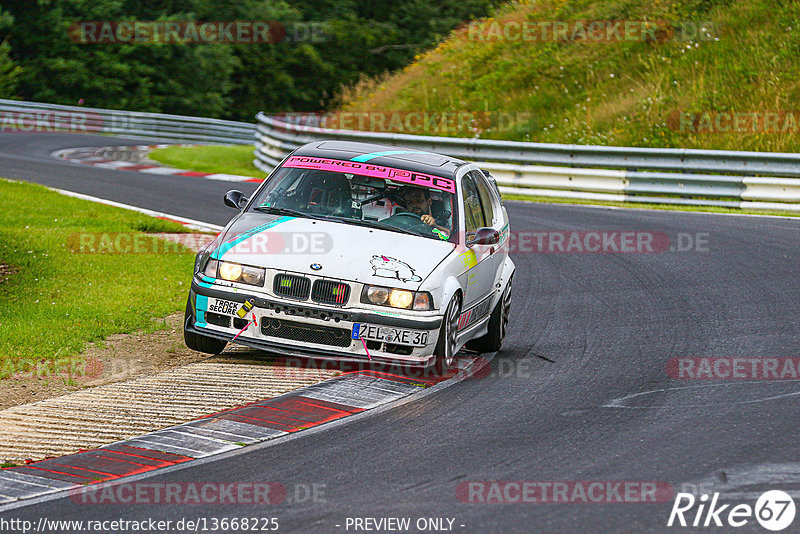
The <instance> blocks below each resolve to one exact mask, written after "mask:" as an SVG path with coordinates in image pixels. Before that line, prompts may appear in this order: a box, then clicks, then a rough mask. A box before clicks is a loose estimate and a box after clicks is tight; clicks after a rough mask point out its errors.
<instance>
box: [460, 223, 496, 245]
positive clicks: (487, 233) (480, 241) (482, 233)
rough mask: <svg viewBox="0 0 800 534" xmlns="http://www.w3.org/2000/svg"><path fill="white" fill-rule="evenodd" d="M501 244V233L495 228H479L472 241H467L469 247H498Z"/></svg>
mask: <svg viewBox="0 0 800 534" xmlns="http://www.w3.org/2000/svg"><path fill="white" fill-rule="evenodd" d="M499 242H500V232H498V231H497V230H495V229H494V228H487V227H485V226H484V227H483V228H478V230H477V231H476V232H475V235H473V236H472V239H467V246H468V247H471V246H472V245H496V244H498V243H499Z"/></svg>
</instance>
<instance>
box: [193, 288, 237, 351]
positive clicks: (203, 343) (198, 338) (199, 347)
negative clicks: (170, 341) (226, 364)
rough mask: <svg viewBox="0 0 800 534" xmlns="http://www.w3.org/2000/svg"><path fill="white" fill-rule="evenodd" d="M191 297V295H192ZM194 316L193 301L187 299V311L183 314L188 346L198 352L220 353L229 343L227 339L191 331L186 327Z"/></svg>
mask: <svg viewBox="0 0 800 534" xmlns="http://www.w3.org/2000/svg"><path fill="white" fill-rule="evenodd" d="M190 299H191V297H190ZM191 316H192V303H191V302H190V300H187V301H186V313H185V315H184V316H183V341H184V343H186V346H187V347H189V348H190V349H192V350H196V351H197V352H202V353H205V354H219V353H220V352H222V351H223V350H225V347H226V346H227V345H228V342H227V341H222V340H221V339H214V338H213V337H208V336H203V335H201V334H198V333H195V332H190V331H189V330H187V329H186V323H188V322H189V318H191Z"/></svg>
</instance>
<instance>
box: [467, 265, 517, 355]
mask: <svg viewBox="0 0 800 534" xmlns="http://www.w3.org/2000/svg"><path fill="white" fill-rule="evenodd" d="M510 316H511V280H509V281H508V283H507V284H506V288H505V290H503V296H502V298H501V299H500V301H499V302H498V303H497V305H496V306H495V307H494V310H492V316H491V317H490V318H489V331H488V332H486V335H485V336H482V337H479V338H478V339H473V340H472V341H470V342H469V343H468V344H467V347H468V348H470V349H472V350H476V351H478V352H497V351H498V350H500V347H502V346H503V341H504V340H505V338H506V333H507V332H508V318H509V317H510Z"/></svg>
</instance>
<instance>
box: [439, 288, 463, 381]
mask: <svg viewBox="0 0 800 534" xmlns="http://www.w3.org/2000/svg"><path fill="white" fill-rule="evenodd" d="M460 316H461V295H460V294H458V293H456V294H455V295H454V296H453V298H452V299H450V303H449V304H448V305H447V309H446V310H445V312H444V317H442V326H441V328H440V330H439V341H437V343H436V349H435V351H434V355H435V356H436V359H435V361H434V363H433V370H434V372H435V373H436V374H439V375H443V374H445V373H447V372H448V371H449V370H450V369H452V368H453V364H454V363H455V356H456V355H455V345H456V338H457V337H458V318H459V317H460Z"/></svg>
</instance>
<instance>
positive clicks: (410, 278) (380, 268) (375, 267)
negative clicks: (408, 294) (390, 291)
mask: <svg viewBox="0 0 800 534" xmlns="http://www.w3.org/2000/svg"><path fill="white" fill-rule="evenodd" d="M369 262H370V263H371V264H372V274H373V275H374V276H379V277H381V278H394V279H396V280H402V281H403V282H421V281H422V278H420V277H419V276H417V275H416V273H415V272H414V268H413V267H411V266H410V265H409V264H407V263H406V262H404V261H400V260H398V259H396V258H391V257H389V256H383V255H373V256H372V259H371V260H370V261H369Z"/></svg>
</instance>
